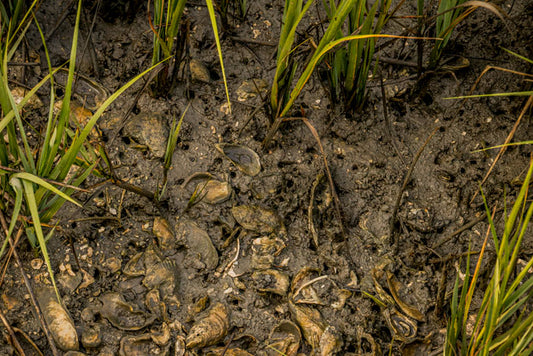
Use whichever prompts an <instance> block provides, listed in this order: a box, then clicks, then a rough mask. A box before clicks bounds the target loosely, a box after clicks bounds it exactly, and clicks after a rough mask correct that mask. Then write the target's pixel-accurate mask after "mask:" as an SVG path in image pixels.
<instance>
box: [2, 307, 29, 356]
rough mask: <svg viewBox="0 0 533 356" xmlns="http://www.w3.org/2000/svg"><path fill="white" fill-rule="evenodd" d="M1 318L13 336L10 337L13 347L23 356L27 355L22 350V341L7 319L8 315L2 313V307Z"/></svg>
mask: <svg viewBox="0 0 533 356" xmlns="http://www.w3.org/2000/svg"><path fill="white" fill-rule="evenodd" d="M0 319H2V322H3V323H4V326H5V327H6V329H7V332H8V333H9V336H10V338H11V339H10V340H11V344H12V345H13V347H14V348H15V349H16V350H17V352H18V353H19V354H20V355H21V356H25V355H26V354H25V353H24V350H22V346H20V343H19V341H18V340H17V336H16V335H15V332H14V331H13V329H12V328H11V325H9V322H8V321H7V319H6V316H5V315H4V313H2V309H1V308H0Z"/></svg>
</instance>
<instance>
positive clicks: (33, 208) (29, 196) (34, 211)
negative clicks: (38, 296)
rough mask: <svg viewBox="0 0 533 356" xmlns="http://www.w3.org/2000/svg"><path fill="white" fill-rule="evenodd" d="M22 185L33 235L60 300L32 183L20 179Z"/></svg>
mask: <svg viewBox="0 0 533 356" xmlns="http://www.w3.org/2000/svg"><path fill="white" fill-rule="evenodd" d="M22 184H23V186H24V195H25V196H26V205H27V206H28V209H29V210H30V213H31V218H32V220H33V227H34V229H35V235H36V237H37V240H38V242H39V247H40V248H41V253H42V254H43V259H44V261H45V263H46V267H47V269H48V273H49V274H50V279H51V280H52V284H53V286H54V290H55V293H56V296H57V300H58V301H59V302H60V301H61V298H60V297H59V292H58V290H57V286H56V281H55V278H54V271H53V270H52V264H51V263H50V256H49V255H48V250H47V248H46V242H45V239H44V234H43V230H42V228H41V220H40V216H39V209H38V208H37V202H36V201H35V195H34V192H33V186H32V183H31V182H29V181H27V180H25V179H24V180H22Z"/></svg>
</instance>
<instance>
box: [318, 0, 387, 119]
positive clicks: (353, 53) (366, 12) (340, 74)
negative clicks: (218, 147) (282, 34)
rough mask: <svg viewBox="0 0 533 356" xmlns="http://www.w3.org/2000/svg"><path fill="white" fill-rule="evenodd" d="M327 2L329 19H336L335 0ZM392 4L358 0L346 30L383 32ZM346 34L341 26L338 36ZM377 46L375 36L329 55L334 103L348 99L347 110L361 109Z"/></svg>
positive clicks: (351, 31)
mask: <svg viewBox="0 0 533 356" xmlns="http://www.w3.org/2000/svg"><path fill="white" fill-rule="evenodd" d="M323 2H324V7H325V9H326V13H327V14H328V18H329V20H330V21H333V20H334V16H335V10H336V8H337V7H336V5H335V1H333V0H329V2H328V1H327V0H323ZM390 6H391V1H390V0H382V1H376V2H374V4H373V5H372V6H370V3H369V2H368V1H367V0H357V1H356V3H355V6H354V7H353V8H352V10H351V11H350V13H349V15H348V19H347V26H346V30H345V31H346V32H347V34H364V35H366V34H379V33H381V31H382V29H383V26H385V24H386V23H387V21H388V19H389V18H388V12H389V9H390ZM369 7H370V9H368V8H369ZM344 36H345V35H344V34H343V31H342V29H340V30H339V31H338V32H337V34H336V36H335V39H341V38H343V37H344ZM375 45H376V39H375V38H368V39H360V40H353V41H350V42H348V44H347V45H346V47H341V48H339V49H338V50H336V51H335V52H333V53H329V54H328V56H327V60H326V62H327V63H328V72H327V73H328V78H329V82H330V87H331V94H332V99H333V100H332V102H344V106H345V109H346V111H358V110H359V109H361V107H362V106H363V103H364V99H365V94H366V93H365V91H366V82H367V80H368V74H369V72H370V69H371V64H372V60H373V59H374V52H375Z"/></svg>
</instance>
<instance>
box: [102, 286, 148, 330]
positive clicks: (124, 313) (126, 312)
mask: <svg viewBox="0 0 533 356" xmlns="http://www.w3.org/2000/svg"><path fill="white" fill-rule="evenodd" d="M100 301H101V302H102V308H101V309H100V314H101V315H102V316H103V317H104V318H106V319H107V320H109V322H110V323H111V324H112V325H113V326H114V327H116V328H119V329H121V330H140V329H142V328H144V327H146V326H148V325H150V324H152V323H153V322H154V320H155V316H153V315H150V314H147V313H144V312H142V311H140V310H138V308H134V306H133V305H131V304H129V303H127V302H126V301H125V300H124V298H123V297H122V295H120V294H118V293H106V294H104V295H102V296H101V297H100Z"/></svg>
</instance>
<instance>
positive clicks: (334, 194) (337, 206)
mask: <svg viewBox="0 0 533 356" xmlns="http://www.w3.org/2000/svg"><path fill="white" fill-rule="evenodd" d="M286 121H302V122H303V123H304V124H305V125H306V126H307V128H308V129H309V131H311V134H312V135H313V137H314V138H315V140H316V142H317V144H318V148H319V150H320V154H321V155H322V159H323V160H324V168H325V169H326V175H327V177H328V182H329V188H330V190H331V195H332V197H333V201H334V202H335V214H336V215H337V219H339V224H340V227H341V232H342V236H343V238H344V239H345V240H346V235H345V232H344V224H343V220H342V213H341V202H340V200H339V197H338V195H337V191H336V190H335V184H334V183H333V178H331V172H330V170H329V165H328V159H327V157H326V153H325V152H324V147H322V142H321V141H320V137H319V136H318V132H317V131H316V129H315V128H314V127H313V125H311V123H310V122H309V120H308V119H307V118H305V117H286V118H284V119H282V120H281V121H280V123H281V122H286Z"/></svg>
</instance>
